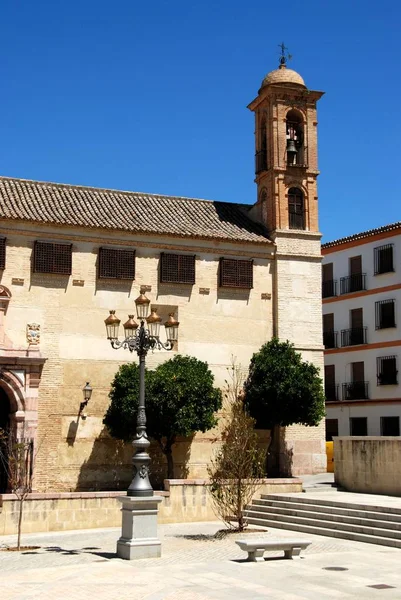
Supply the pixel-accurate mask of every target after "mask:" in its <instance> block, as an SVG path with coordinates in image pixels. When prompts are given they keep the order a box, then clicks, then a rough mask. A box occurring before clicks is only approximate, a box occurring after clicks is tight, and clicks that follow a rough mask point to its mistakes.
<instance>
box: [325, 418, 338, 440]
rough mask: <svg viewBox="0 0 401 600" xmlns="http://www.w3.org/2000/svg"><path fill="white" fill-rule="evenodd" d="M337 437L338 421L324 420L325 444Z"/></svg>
mask: <svg viewBox="0 0 401 600" xmlns="http://www.w3.org/2000/svg"><path fill="white" fill-rule="evenodd" d="M337 436H338V419H326V442H332V441H333V437H337Z"/></svg>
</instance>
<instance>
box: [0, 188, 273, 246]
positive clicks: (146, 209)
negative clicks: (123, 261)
mask: <svg viewBox="0 0 401 600" xmlns="http://www.w3.org/2000/svg"><path fill="white" fill-rule="evenodd" d="M249 208H250V206H249V205H247V204H231V203H229V202H213V201H210V200H198V199H196V198H181V197H175V196H159V195H157V194H142V193H138V192H122V191H118V190H106V189H100V188H91V187H83V186H75V185H65V184H60V183H46V182H40V181H29V180H25V179H12V178H8V177H0V218H4V219H14V220H15V219H17V220H24V221H31V222H36V223H52V224H56V225H72V226H78V227H96V228H99V227H100V228H102V229H117V230H122V231H129V232H132V233H154V234H167V235H174V236H180V237H195V238H208V239H222V240H232V241H235V242H255V243H265V244H266V243H272V242H271V241H270V240H269V238H268V232H267V230H266V229H265V228H264V227H263V225H261V224H258V223H255V222H254V221H252V220H251V219H250V218H249V217H248V216H247V215H246V213H247V211H248V210H249Z"/></svg>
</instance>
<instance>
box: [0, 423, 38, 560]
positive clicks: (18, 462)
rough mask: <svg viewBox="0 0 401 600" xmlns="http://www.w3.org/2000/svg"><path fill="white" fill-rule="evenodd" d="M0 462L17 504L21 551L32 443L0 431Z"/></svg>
mask: <svg viewBox="0 0 401 600" xmlns="http://www.w3.org/2000/svg"><path fill="white" fill-rule="evenodd" d="M0 461H1V462H2V464H3V469H4V471H5V473H6V476H7V480H8V487H9V489H10V492H11V493H12V494H14V495H15V497H16V498H17V501H18V503H19V507H18V525H17V550H18V551H19V550H20V549H21V533H22V516H23V512H24V503H25V500H26V499H27V497H28V494H29V493H30V492H31V491H32V480H33V466H34V456H33V441H32V440H30V439H25V438H22V439H18V438H17V437H16V435H15V434H13V433H12V432H8V431H5V430H3V429H0Z"/></svg>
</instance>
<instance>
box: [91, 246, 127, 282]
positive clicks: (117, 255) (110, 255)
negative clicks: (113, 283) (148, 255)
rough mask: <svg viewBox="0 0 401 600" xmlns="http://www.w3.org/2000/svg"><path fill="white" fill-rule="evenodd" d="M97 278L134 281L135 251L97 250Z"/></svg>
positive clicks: (117, 249)
mask: <svg viewBox="0 0 401 600" xmlns="http://www.w3.org/2000/svg"><path fill="white" fill-rule="evenodd" d="M98 273H99V278H101V279H131V280H132V279H135V250H122V249H119V248H99V270H98Z"/></svg>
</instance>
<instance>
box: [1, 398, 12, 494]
mask: <svg viewBox="0 0 401 600" xmlns="http://www.w3.org/2000/svg"><path fill="white" fill-rule="evenodd" d="M9 429H10V400H9V398H8V396H7V394H6V392H5V391H4V390H3V388H1V387H0V433H1V432H2V431H4V432H6V433H8V431H9ZM6 461H7V444H6V443H5V441H2V439H1V436H0V494H4V493H5V492H6V491H7V483H8V481H7V468H6Z"/></svg>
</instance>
